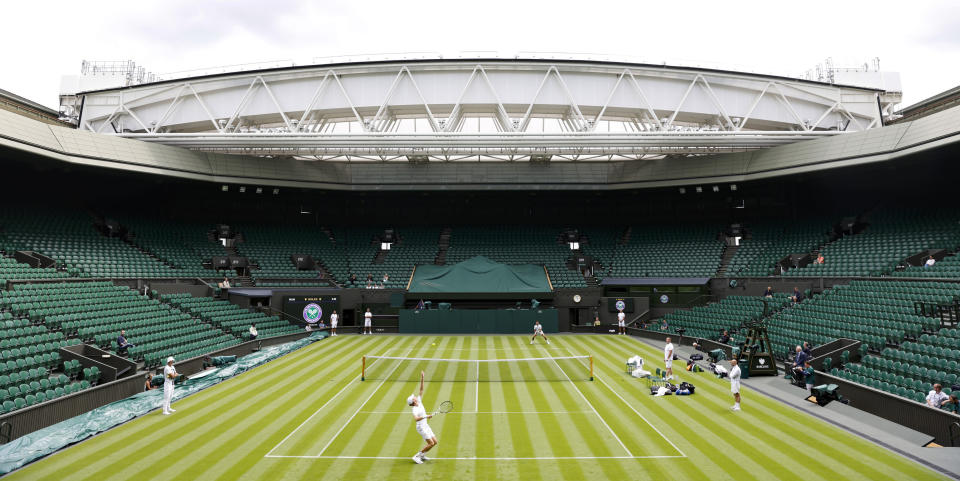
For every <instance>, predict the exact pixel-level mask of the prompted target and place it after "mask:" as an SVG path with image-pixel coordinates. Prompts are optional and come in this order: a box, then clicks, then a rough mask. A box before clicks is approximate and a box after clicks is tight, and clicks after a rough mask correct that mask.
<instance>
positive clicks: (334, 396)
mask: <svg viewBox="0 0 960 481" xmlns="http://www.w3.org/2000/svg"><path fill="white" fill-rule="evenodd" d="M374 362H377V360H376V359H374V360H373V361H372V362H371V363H370V364H371V365H372V364H373V363H374ZM357 379H360V376H357V377H355V378H353V379H351V380H350V381H349V382H347V384H345V385H344V386H343V388H342V389H340V390H339V391H337V393H336V394H334V395H333V397H332V398H330V399H328V400H327V402H325V403H323V406H320V408H319V409H317V410H316V411H314V412H313V414H311V415H310V417H308V418H307V419H306V420H304V421H303V422H302V423H300V425H299V426H297V427H296V428H295V429H294V430H293V431H290V434H288V435H287V436H286V437H285V438H283V439H282V440H280V442H279V443H277V445H276V446H274V447H273V449H271V450H270V451H268V452H267V454H266V455H267V456H270V455H271V453H273V452H274V451H275V450H276V449H277V448H279V447H280V445H281V444H283V443H285V442H286V441H287V439H290V436H293V435H294V433H296V432H297V431H299V430H300V428H302V427H303V425H304V424H307V423H308V422H310V420H311V419H313V417H314V416H316V415H317V414H319V413H320V411H323V408H325V407H327V404H330V403H331V402H333V400H334V399H336V398H337V397H338V396H340V394H342V393H343V391H346V390H347V388H348V387H350V386H353V385H354V383H355V382H356V380H357Z"/></svg>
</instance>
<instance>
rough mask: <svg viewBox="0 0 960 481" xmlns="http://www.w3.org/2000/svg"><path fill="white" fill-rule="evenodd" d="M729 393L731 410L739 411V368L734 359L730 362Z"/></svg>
mask: <svg viewBox="0 0 960 481" xmlns="http://www.w3.org/2000/svg"><path fill="white" fill-rule="evenodd" d="M728 376H729V377H730V392H732V393H733V401H734V403H733V410H734V411H739V410H740V366H738V365H737V360H736V359H731V360H730V374H728Z"/></svg>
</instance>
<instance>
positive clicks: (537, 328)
mask: <svg viewBox="0 0 960 481" xmlns="http://www.w3.org/2000/svg"><path fill="white" fill-rule="evenodd" d="M537 336H540V337H542V338H543V340H544V341H547V344H550V339H547V335H546V334H544V333H543V326H541V325H540V321H537V322H536V323H535V324H534V325H533V337H531V338H530V344H533V340H534V339H536V338H537Z"/></svg>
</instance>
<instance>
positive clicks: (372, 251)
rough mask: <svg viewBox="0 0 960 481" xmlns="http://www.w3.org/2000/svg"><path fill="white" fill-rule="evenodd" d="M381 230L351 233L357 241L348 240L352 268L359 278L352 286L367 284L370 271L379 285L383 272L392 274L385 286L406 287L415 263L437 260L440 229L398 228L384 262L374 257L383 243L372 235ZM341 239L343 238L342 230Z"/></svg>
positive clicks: (428, 262) (393, 287) (420, 263)
mask: <svg viewBox="0 0 960 481" xmlns="http://www.w3.org/2000/svg"><path fill="white" fill-rule="evenodd" d="M380 232H382V230H381V231H380ZM377 233H379V232H370V233H357V232H353V233H351V234H350V236H351V239H352V240H353V242H351V243H348V244H347V253H348V255H349V258H350V267H351V270H352V271H353V273H354V274H356V275H357V282H355V283H351V284H349V285H350V286H351V287H365V286H366V279H367V274H370V275H371V276H373V283H374V284H375V285H378V286H379V285H380V284H381V283H382V282H383V274H388V275H389V276H390V278H389V280H388V281H387V282H386V284H384V285H383V287H384V288H390V289H404V288H406V287H407V282H408V281H409V280H410V274H412V273H413V267H414V266H417V265H423V264H433V263H434V260H435V259H436V257H437V250H438V246H437V241H438V238H439V236H440V229H439V228H417V227H407V228H402V229H397V231H396V233H397V237H398V242H396V243H394V244H393V246H392V247H391V249H390V250H389V251H387V252H386V253H385V255H384V256H383V263H382V264H377V263H375V262H374V259H375V257H376V254H377V253H378V252H379V249H380V244H379V243H377V242H375V241H374V242H373V243H372V244H371V241H372V240H373V237H372V236H373V235H375V234H377ZM358 234H359V235H358ZM337 240H338V241H339V240H340V234H338V235H337Z"/></svg>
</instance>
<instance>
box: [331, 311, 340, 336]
mask: <svg viewBox="0 0 960 481" xmlns="http://www.w3.org/2000/svg"><path fill="white" fill-rule="evenodd" d="M339 320H340V316H338V315H337V311H333V314H330V332H331V334H330V335H331V336H336V335H337V322H338V321H339Z"/></svg>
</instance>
